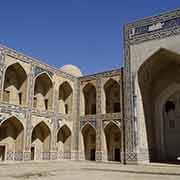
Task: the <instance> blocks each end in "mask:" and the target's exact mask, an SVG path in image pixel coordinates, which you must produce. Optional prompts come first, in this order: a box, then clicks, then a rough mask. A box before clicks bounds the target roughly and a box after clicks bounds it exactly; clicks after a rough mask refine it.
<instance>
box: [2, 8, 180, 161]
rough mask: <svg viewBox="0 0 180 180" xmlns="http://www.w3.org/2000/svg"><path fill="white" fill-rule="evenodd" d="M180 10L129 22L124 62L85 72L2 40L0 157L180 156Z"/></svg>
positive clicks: (148, 158) (140, 158)
mask: <svg viewBox="0 0 180 180" xmlns="http://www.w3.org/2000/svg"><path fill="white" fill-rule="evenodd" d="M179 139H180V10H175V11H171V12H166V13H163V14H160V15H156V16H153V17H148V18H145V19H142V20H138V21H135V22H133V23H129V24H126V25H125V26H124V67H121V68H119V69H115V70H111V71H107V72H102V73H97V74H93V75H88V76H83V75H82V73H81V71H80V70H79V69H78V68H77V67H75V66H73V65H65V66H63V67H61V68H60V69H57V68H54V67H51V66H49V65H47V64H44V63H42V62H39V61H38V60H36V59H33V58H31V57H29V56H26V55H24V54H21V53H19V52H16V51H15V50H12V49H10V48H8V47H5V46H3V45H0V160H1V161H30V160H62V159H69V160H96V161H119V162H122V163H151V162H165V163H170V162H176V161H177V159H178V157H180V142H179V141H178V140H179Z"/></svg>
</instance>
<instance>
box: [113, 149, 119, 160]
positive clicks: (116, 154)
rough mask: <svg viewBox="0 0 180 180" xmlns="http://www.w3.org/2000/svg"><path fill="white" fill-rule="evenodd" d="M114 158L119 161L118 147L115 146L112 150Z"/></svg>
mask: <svg viewBox="0 0 180 180" xmlns="http://www.w3.org/2000/svg"><path fill="white" fill-rule="evenodd" d="M114 160H115V161H120V149H119V148H115V150H114Z"/></svg>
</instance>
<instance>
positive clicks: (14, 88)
mask: <svg viewBox="0 0 180 180" xmlns="http://www.w3.org/2000/svg"><path fill="white" fill-rule="evenodd" d="M3 87H4V88H3V101H5V102H8V103H11V104H16V105H25V104H26V96H27V75H26V72H25V71H24V69H23V67H22V66H21V65H20V64H19V63H15V64H13V65H11V66H9V67H8V68H7V69H6V72H5V78H4V86H3Z"/></svg>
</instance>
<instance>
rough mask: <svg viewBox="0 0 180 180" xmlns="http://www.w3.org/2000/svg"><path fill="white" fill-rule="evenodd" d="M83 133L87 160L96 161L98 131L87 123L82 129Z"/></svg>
mask: <svg viewBox="0 0 180 180" xmlns="http://www.w3.org/2000/svg"><path fill="white" fill-rule="evenodd" d="M81 132H82V136H83V144H84V151H85V152H84V154H85V159H86V160H95V159H96V157H95V153H96V130H95V128H94V127H93V126H92V125H91V124H90V123H86V125H85V126H84V127H83V128H82V130H81Z"/></svg>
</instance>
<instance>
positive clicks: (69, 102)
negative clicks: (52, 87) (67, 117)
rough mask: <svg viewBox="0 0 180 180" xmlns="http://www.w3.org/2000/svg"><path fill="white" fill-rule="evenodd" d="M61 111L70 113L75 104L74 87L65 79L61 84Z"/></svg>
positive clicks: (59, 98) (59, 99) (59, 97)
mask: <svg viewBox="0 0 180 180" xmlns="http://www.w3.org/2000/svg"><path fill="white" fill-rule="evenodd" d="M58 101H59V112H60V113H63V114H70V113H71V112H72V106H73V89H72V87H71V85H70V84H69V83H68V82H67V81H65V82H63V83H62V84H61V85H60V86H59V96H58Z"/></svg>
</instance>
